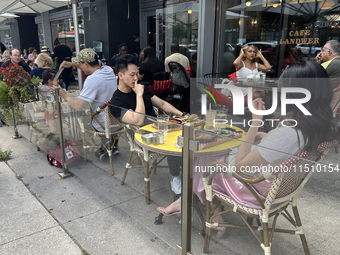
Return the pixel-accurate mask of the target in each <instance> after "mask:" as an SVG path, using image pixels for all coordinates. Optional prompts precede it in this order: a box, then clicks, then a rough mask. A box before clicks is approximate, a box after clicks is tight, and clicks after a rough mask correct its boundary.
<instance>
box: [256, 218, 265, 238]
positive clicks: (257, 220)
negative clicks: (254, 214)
mask: <svg viewBox="0 0 340 255" xmlns="http://www.w3.org/2000/svg"><path fill="white" fill-rule="evenodd" d="M256 222H257V226H258V227H261V226H262V224H261V221H260V220H259V219H256ZM260 234H261V237H262V239H263V230H260Z"/></svg>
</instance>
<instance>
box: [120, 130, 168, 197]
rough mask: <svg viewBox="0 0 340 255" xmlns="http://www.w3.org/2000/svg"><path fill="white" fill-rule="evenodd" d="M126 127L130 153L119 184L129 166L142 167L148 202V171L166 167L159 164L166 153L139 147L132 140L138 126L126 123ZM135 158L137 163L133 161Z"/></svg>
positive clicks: (123, 180)
mask: <svg viewBox="0 0 340 255" xmlns="http://www.w3.org/2000/svg"><path fill="white" fill-rule="evenodd" d="M126 128H127V129H128V130H127V132H126V135H127V138H128V143H129V145H130V155H129V159H128V161H127V163H126V166H125V171H124V174H123V177H122V181H121V185H124V184H125V179H126V175H127V173H128V171H129V169H130V168H143V169H144V192H145V201H146V203H147V204H149V203H150V199H151V195H150V173H151V172H152V171H154V174H156V170H157V168H168V167H167V166H159V163H161V162H162V161H163V160H164V159H165V158H166V155H164V154H160V153H150V152H149V151H147V150H144V149H142V148H140V147H139V146H138V145H137V144H136V143H135V140H134V134H135V132H138V131H137V130H138V129H139V127H138V126H135V125H130V124H127V125H126ZM136 160H137V162H138V164H136V163H135V161H136ZM134 163H135V164H134Z"/></svg>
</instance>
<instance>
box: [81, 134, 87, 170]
mask: <svg viewBox="0 0 340 255" xmlns="http://www.w3.org/2000/svg"><path fill="white" fill-rule="evenodd" d="M82 137H83V149H84V161H85V163H86V162H87V149H86V148H85V147H86V141H85V133H84V134H82Z"/></svg>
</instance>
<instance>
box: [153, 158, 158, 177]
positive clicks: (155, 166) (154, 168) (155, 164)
mask: <svg viewBox="0 0 340 255" xmlns="http://www.w3.org/2000/svg"><path fill="white" fill-rule="evenodd" d="M152 168H153V174H154V175H156V173H157V159H155V160H154V161H153V162H152Z"/></svg>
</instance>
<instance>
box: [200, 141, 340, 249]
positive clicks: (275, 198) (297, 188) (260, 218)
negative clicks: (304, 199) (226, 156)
mask: <svg viewBox="0 0 340 255" xmlns="http://www.w3.org/2000/svg"><path fill="white" fill-rule="evenodd" d="M336 144H337V141H333V142H325V143H322V144H320V145H319V146H318V151H319V152H320V153H321V156H317V155H316V154H314V153H309V152H306V151H305V152H302V153H300V154H298V155H297V157H291V158H289V159H287V160H286V161H284V162H283V163H281V164H280V165H279V166H278V168H275V170H274V171H273V172H271V173H266V174H263V175H260V176H258V177H256V178H252V177H250V176H249V175H245V174H243V173H240V172H237V173H231V175H232V176H233V177H234V178H236V179H237V180H236V181H238V182H239V183H240V185H244V186H245V187H246V188H247V189H248V190H249V191H250V192H251V193H252V194H253V196H254V197H255V198H256V200H257V201H258V202H259V203H260V205H261V207H262V208H260V209H257V208H251V207H246V206H244V205H241V204H239V203H237V202H236V201H234V200H233V199H232V198H230V197H229V196H226V195H221V194H218V193H215V192H214V191H213V190H212V180H213V178H214V177H215V176H216V174H219V173H217V172H215V173H213V174H210V173H205V174H204V178H203V183H204V187H205V192H206V199H207V202H206V210H207V212H206V213H207V217H206V219H207V220H206V235H205V242H204V249H203V252H208V251H209V242H210V230H211V227H212V226H215V227H223V226H224V227H227V228H228V227H229V228H241V229H249V230H250V231H251V232H252V233H253V235H254V236H255V238H256V239H257V241H258V242H259V244H260V245H261V247H262V248H263V250H264V254H265V255H270V254H271V252H270V250H271V243H272V238H273V235H274V232H281V233H289V234H296V235H300V238H301V241H302V245H303V249H304V251H305V254H309V250H308V246H307V241H306V237H305V234H304V231H303V227H302V223H301V220H300V216H299V212H298V209H297V199H298V197H299V195H300V193H301V191H302V188H303V187H304V185H305V184H306V182H307V181H308V179H309V178H310V176H311V175H312V172H313V171H312V170H311V169H312V166H313V165H314V166H315V163H312V162H310V161H307V160H306V159H309V160H313V161H317V162H320V161H322V159H323V158H324V156H325V155H326V154H327V153H328V151H329V149H330V148H332V147H334V146H335V145H336ZM210 166H221V167H224V166H226V167H227V166H228V165H227V164H225V163H221V162H213V163H211V164H210ZM299 166H302V167H303V170H304V171H302V172H300V171H286V172H285V171H280V170H279V169H300V168H299ZM283 167H284V168H283ZM290 167H291V168H290ZM306 170H308V171H306ZM266 179H273V182H272V185H271V188H270V190H269V192H268V195H267V197H266V199H265V201H264V202H263V201H262V200H261V199H260V197H259V196H258V195H257V194H256V192H255V191H254V189H253V188H252V185H251V184H254V183H261V181H264V180H266ZM213 198H214V199H216V200H217V201H218V203H217V204H216V207H217V206H219V205H220V204H221V203H222V204H224V205H227V206H228V207H229V208H231V209H227V210H225V211H222V212H220V213H218V214H216V215H223V214H227V213H230V212H234V213H236V214H237V215H239V216H240V217H241V219H242V220H243V221H244V223H245V225H232V224H229V223H226V222H223V223H212V222H213V221H212V220H213V218H214V217H215V216H216V215H213V211H214V210H215V209H216V207H214V208H213V210H212V208H211V202H212V200H213ZM290 206H291V207H292V210H293V214H294V217H293V216H292V215H291V214H290V213H289V212H288V211H287V209H288V207H290ZM280 215H283V216H284V218H285V219H287V220H288V222H290V223H291V224H292V225H293V226H294V228H293V229H292V230H289V229H278V228H276V221H277V218H278V216H280ZM270 217H274V219H273V222H272V226H271V228H269V224H268V222H269V218H270ZM254 219H256V221H257V226H253V224H252V223H253V220H254ZM255 231H260V234H258V233H255Z"/></svg>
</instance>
